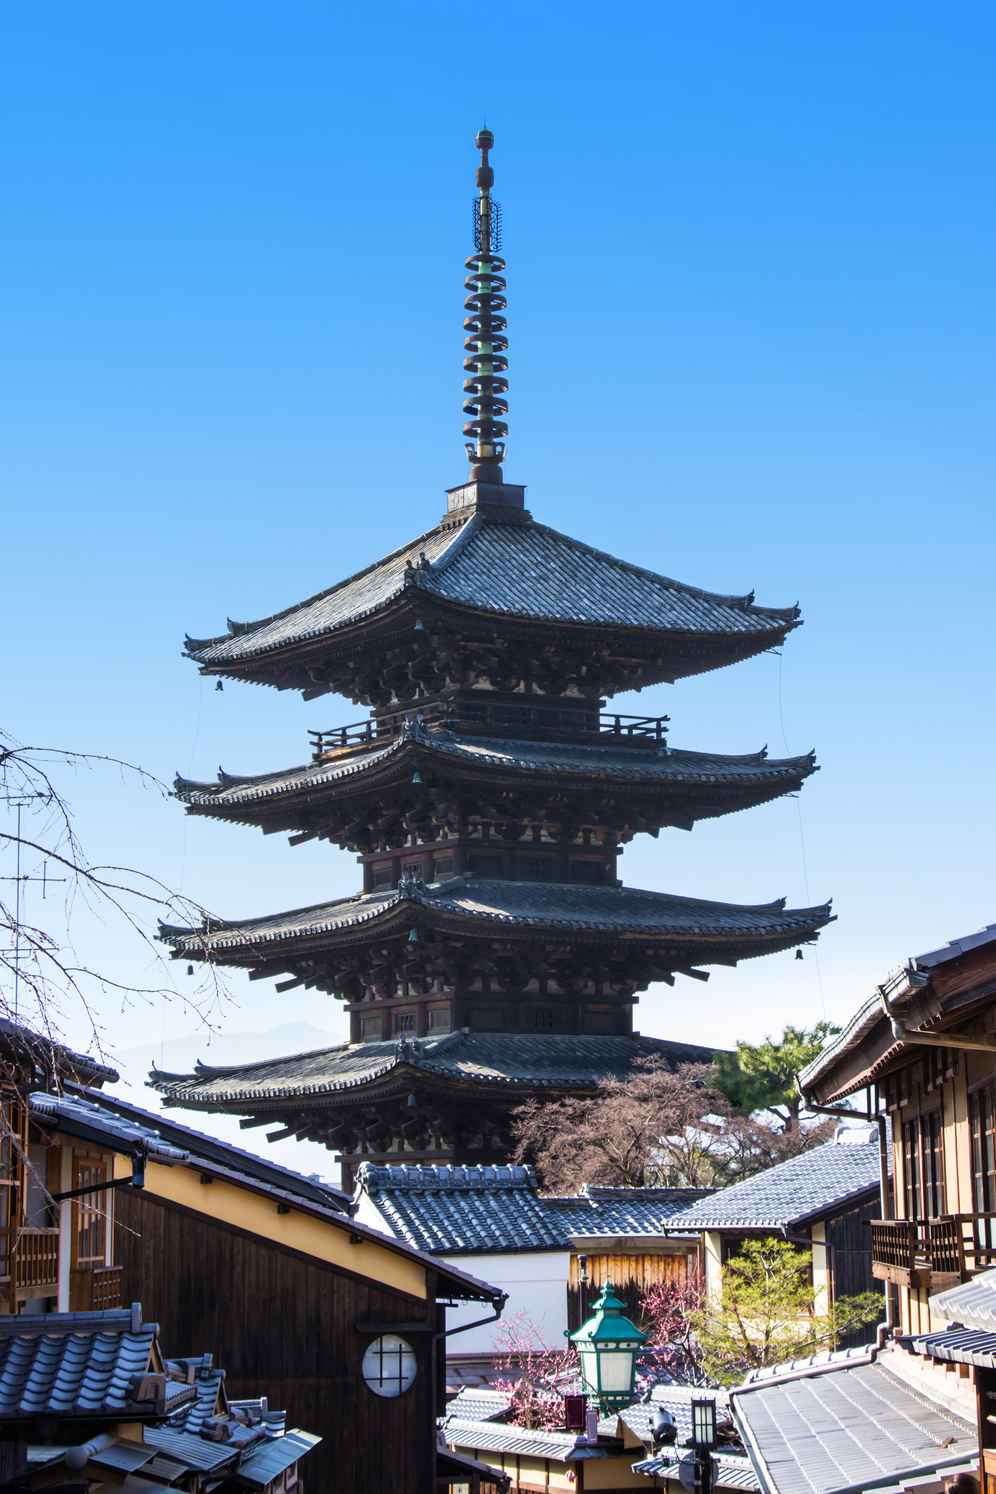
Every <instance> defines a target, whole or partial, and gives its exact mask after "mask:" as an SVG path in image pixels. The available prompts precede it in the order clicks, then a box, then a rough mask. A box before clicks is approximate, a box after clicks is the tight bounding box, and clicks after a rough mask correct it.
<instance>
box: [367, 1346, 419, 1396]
mask: <svg viewBox="0 0 996 1494" xmlns="http://www.w3.org/2000/svg"><path fill="white" fill-rule="evenodd" d="M416 1368H417V1366H416V1364H415V1350H414V1349H413V1348H412V1346H411V1344H410V1343H408V1342H406V1340H405V1339H403V1338H399V1337H398V1335H397V1334H396V1333H385V1334H384V1336H383V1337H382V1338H375V1339H374V1341H373V1343H372V1344H371V1345H370V1346H369V1348H368V1349H367V1352H366V1353H365V1354H364V1356H363V1378H364V1380H365V1381H366V1383H367V1384H368V1385H369V1387H370V1389H371V1390H372V1391H373V1393H374V1395H382V1396H389V1397H390V1396H398V1395H404V1393H405V1391H406V1390H407V1389H408V1387H409V1385H411V1383H412V1381H413V1380H414V1379H415V1372H416Z"/></svg>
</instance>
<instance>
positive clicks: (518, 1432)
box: [443, 1416, 608, 1462]
mask: <svg viewBox="0 0 996 1494" xmlns="http://www.w3.org/2000/svg"><path fill="white" fill-rule="evenodd" d="M443 1437H444V1439H445V1441H446V1444H447V1446H448V1447H466V1448H470V1449H471V1450H472V1451H473V1452H505V1453H518V1454H520V1456H522V1457H527V1458H553V1459H556V1460H557V1461H559V1462H567V1461H571V1462H573V1461H574V1459H575V1458H576V1457H577V1455H578V1453H579V1452H580V1453H581V1454H582V1456H583V1457H586V1458H606V1457H608V1450H607V1449H606V1448H604V1447H592V1448H588V1447H585V1446H584V1445H583V1439H581V1440H580V1441H579V1438H578V1436H577V1434H576V1433H575V1432H540V1431H527V1430H526V1428H525V1427H510V1426H504V1425H502V1423H501V1422H495V1421H461V1420H458V1419H457V1418H456V1417H451V1416H447V1417H446V1419H445V1420H444V1422H443Z"/></svg>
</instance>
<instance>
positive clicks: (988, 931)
mask: <svg viewBox="0 0 996 1494" xmlns="http://www.w3.org/2000/svg"><path fill="white" fill-rule="evenodd" d="M994 940H996V923H988V924H986V927H985V928H984V929H979V930H978V931H977V932H976V933H974V934H963V935H962V936H961V938H960V939H952V940H951V942H950V943H949V944H944V945H942V946H941V948H940V949H930V950H928V951H927V953H926V954H921V955H917V956H916V957H915V958H914V960H913V964H914V965H916V966H917V967H918V969H921V970H933V969H934V967H935V966H936V965H946V964H947V963H948V961H949V960H957V959H958V958H959V956H960V955H964V954H968V953H969V952H970V951H971V950H973V949H981V948H982V946H983V945H984V944H992V943H993V941H994Z"/></svg>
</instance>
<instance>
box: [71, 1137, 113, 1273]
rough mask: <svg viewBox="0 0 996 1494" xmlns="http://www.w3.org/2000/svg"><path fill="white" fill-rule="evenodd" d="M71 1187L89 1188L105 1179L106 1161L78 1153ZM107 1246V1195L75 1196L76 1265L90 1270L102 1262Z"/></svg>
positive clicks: (78, 1268) (78, 1267)
mask: <svg viewBox="0 0 996 1494" xmlns="http://www.w3.org/2000/svg"><path fill="white" fill-rule="evenodd" d="M74 1173H75V1178H74V1182H73V1187H74V1188H93V1187H94V1186H96V1185H97V1184H99V1183H106V1182H107V1164H106V1163H105V1162H90V1161H88V1160H87V1159H86V1158H83V1157H78V1158H77V1159H76V1165H75V1169H74ZM106 1248H107V1195H106V1193H87V1194H84V1196H83V1197H82V1198H78V1199H77V1200H76V1269H77V1270H78V1271H92V1270H93V1268H94V1266H102V1265H103V1264H104V1257H105V1254H106Z"/></svg>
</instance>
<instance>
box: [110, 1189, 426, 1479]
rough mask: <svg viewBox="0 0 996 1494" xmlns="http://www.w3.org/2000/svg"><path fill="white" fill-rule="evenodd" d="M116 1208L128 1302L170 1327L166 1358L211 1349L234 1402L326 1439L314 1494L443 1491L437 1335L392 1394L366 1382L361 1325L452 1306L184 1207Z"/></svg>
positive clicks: (131, 1199) (135, 1204)
mask: <svg viewBox="0 0 996 1494" xmlns="http://www.w3.org/2000/svg"><path fill="white" fill-rule="evenodd" d="M116 1203H117V1223H118V1227H117V1229H116V1230H115V1234H116V1240H115V1246H116V1255H117V1259H118V1261H119V1262H120V1263H121V1265H122V1267H123V1282H122V1285H123V1290H124V1301H125V1302H141V1304H142V1313H143V1316H144V1318H145V1319H146V1320H147V1321H150V1322H152V1321H155V1322H158V1323H159V1325H160V1330H161V1343H162V1345H163V1349H164V1352H165V1353H166V1355H167V1356H168V1357H170V1358H173V1357H176V1358H182V1357H183V1356H184V1355H186V1354H202V1353H204V1352H210V1353H212V1354H213V1355H214V1360H215V1363H216V1364H217V1365H219V1366H221V1368H223V1369H224V1370H225V1371H226V1379H225V1388H226V1391H227V1393H228V1395H229V1396H230V1397H232V1398H235V1399H238V1398H242V1397H254V1396H259V1395H265V1396H267V1397H268V1398H269V1404H270V1406H271V1408H272V1409H275V1410H280V1409H286V1411H287V1425H288V1427H295V1426H298V1427H303V1428H304V1429H305V1430H306V1431H309V1432H316V1433H318V1434H319V1435H320V1436H321V1437H322V1438H323V1439H324V1440H323V1442H322V1443H321V1445H320V1446H319V1447H317V1448H316V1449H315V1450H314V1451H313V1452H311V1453H309V1454H308V1457H307V1459H306V1460H305V1462H304V1464H303V1465H302V1477H303V1479H304V1483H305V1486H306V1488H307V1490H308V1494H332V1491H333V1490H335V1489H348V1490H349V1491H350V1494H384V1491H386V1490H394V1489H397V1490H404V1491H405V1494H435V1437H436V1433H435V1416H436V1406H435V1384H434V1378H435V1377H434V1375H433V1373H432V1362H431V1361H432V1358H433V1354H432V1335H431V1333H428V1332H424V1333H413V1334H411V1335H409V1336H408V1341H409V1342H410V1343H411V1344H412V1346H413V1348H414V1349H415V1351H416V1355H417V1358H418V1374H417V1376H416V1378H415V1382H414V1384H413V1385H412V1386H411V1388H410V1389H409V1390H408V1391H407V1392H406V1393H405V1394H404V1395H402V1396H400V1397H398V1398H397V1399H393V1400H387V1399H383V1398H381V1397H378V1396H375V1395H374V1394H373V1392H372V1391H370V1390H368V1388H367V1386H366V1385H365V1384H364V1382H363V1377H362V1374H361V1370H360V1363H361V1360H362V1357H363V1352H364V1350H365V1348H366V1347H367V1345H368V1344H369V1343H370V1342H371V1338H372V1335H370V1334H366V1333H359V1332H357V1331H356V1329H355V1328H354V1326H353V1325H354V1323H355V1322H356V1321H357V1320H360V1319H375V1320H379V1321H381V1322H385V1323H413V1322H418V1321H429V1320H430V1319H434V1317H435V1315H436V1312H437V1311H438V1312H439V1313H441V1312H442V1309H438V1310H437V1309H435V1308H434V1307H433V1305H432V1304H431V1303H427V1302H425V1301H418V1300H416V1299H414V1298H411V1297H407V1296H405V1295H403V1294H402V1293H400V1292H396V1291H391V1290H388V1289H383V1288H378V1287H377V1286H376V1285H375V1284H374V1283H371V1282H370V1281H368V1280H366V1279H364V1278H362V1277H352V1276H350V1275H348V1274H347V1273H345V1272H343V1271H341V1270H339V1269H337V1268H334V1267H332V1266H329V1265H326V1264H324V1263H322V1262H320V1261H315V1260H312V1259H310V1258H308V1257H306V1256H303V1255H300V1254H299V1253H298V1252H296V1251H293V1250H289V1249H287V1248H286V1247H283V1246H279V1245H275V1244H270V1243H269V1242H267V1241H265V1240H262V1239H260V1238H259V1237H257V1236H254V1235H248V1234H245V1233H243V1232H241V1231H240V1230H238V1229H236V1228H234V1227H232V1226H229V1225H226V1224H223V1223H220V1222H218V1221H216V1220H212V1219H209V1218H206V1217H205V1216H203V1215H200V1214H196V1213H194V1212H193V1211H192V1210H188V1209H185V1208H182V1207H180V1206H178V1205H176V1204H170V1203H165V1202H163V1201H161V1200H158V1199H155V1198H153V1197H149V1196H145V1195H143V1194H141V1193H132V1192H131V1191H130V1190H128V1189H122V1190H120V1192H119V1193H118V1197H117V1200H116ZM436 1357H437V1362H438V1355H437V1356H436Z"/></svg>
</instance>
